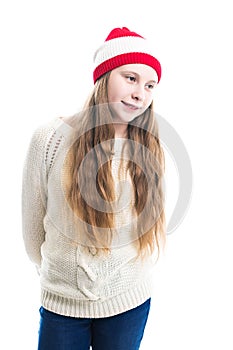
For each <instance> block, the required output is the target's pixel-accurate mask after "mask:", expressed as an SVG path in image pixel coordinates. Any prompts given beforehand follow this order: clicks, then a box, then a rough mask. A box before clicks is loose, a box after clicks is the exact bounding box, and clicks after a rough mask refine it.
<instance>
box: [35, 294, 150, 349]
mask: <svg viewBox="0 0 233 350" xmlns="http://www.w3.org/2000/svg"><path fill="white" fill-rule="evenodd" d="M150 301H151V300H150V299H148V300H147V301H146V302H145V303H143V304H142V305H139V306H138V307H136V308H134V309H132V310H129V311H126V312H123V313H121V314H118V315H116V316H111V317H105V318H75V317H67V316H62V315H58V314H55V313H53V312H50V311H48V310H46V309H44V308H43V307H41V308H40V315H41V318H40V329H39V342H38V350H89V349H90V346H91V347H92V350H138V349H139V347H140V343H141V340H142V337H143V333H144V329H145V326H146V322H147V319H148V314H149V310H150Z"/></svg>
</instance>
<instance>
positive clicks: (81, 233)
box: [22, 27, 165, 350]
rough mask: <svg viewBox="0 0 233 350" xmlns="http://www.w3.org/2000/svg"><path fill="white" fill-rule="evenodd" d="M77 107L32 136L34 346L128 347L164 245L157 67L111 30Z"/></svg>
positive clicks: (27, 173) (29, 226)
mask: <svg viewBox="0 0 233 350" xmlns="http://www.w3.org/2000/svg"><path fill="white" fill-rule="evenodd" d="M94 63H95V68H94V74H93V77H94V90H93V92H92V94H91V96H90V98H89V99H88V101H87V102H86V104H85V106H84V108H83V110H82V111H81V112H80V113H78V114H76V115H74V116H72V117H69V118H56V119H55V120H53V121H52V122H50V123H49V124H47V125H45V126H43V127H39V128H38V129H37V130H36V131H35V132H34V134H33V136H32V139H31V143H30V146H29V150H28V154H27V157H26V161H25V166H24V172H23V189H22V217H23V237H24V242H25V247H26V251H27V253H28V255H29V257H30V259H31V260H32V261H33V263H34V264H35V265H36V267H37V270H38V273H39V275H40V281H41V304H42V306H41V308H40V329H39V342H38V349H39V350H55V349H56V350H67V349H69V350H88V349H90V347H92V349H93V350H109V349H111V350H117V349H119V350H124V349H127V350H136V349H139V347H140V343H141V340H142V337H143V332H144V329H145V325H146V322H147V318H148V313H149V309H150V301H151V293H152V276H151V273H152V271H153V268H154V264H155V262H156V259H157V258H158V255H159V251H160V249H161V246H163V244H164V242H165V230H164V222H165V219H164V208H163V207H164V199H163V197H164V196H163V188H162V181H163V172H164V158H163V151H162V148H161V145H160V141H159V134H158V127H157V123H156V118H155V116H154V112H153V106H152V105H153V97H154V91H155V88H156V86H157V84H158V83H159V81H160V77H161V66H160V63H159V61H158V60H157V59H156V57H155V55H154V54H153V52H152V51H151V50H150V49H149V48H148V44H147V40H146V39H145V38H143V37H142V36H140V35H139V34H137V33H135V32H132V31H130V30H129V29H127V28H125V27H123V28H115V29H113V30H112V31H111V32H110V34H109V35H108V37H107V38H106V40H105V42H104V44H103V45H102V46H101V47H100V48H99V49H98V50H97V51H96V53H95V56H94Z"/></svg>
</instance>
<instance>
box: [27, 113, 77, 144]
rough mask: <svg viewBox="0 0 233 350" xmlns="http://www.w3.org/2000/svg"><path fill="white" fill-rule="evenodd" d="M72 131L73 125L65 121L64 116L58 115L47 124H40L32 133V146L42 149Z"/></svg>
mask: <svg viewBox="0 0 233 350" xmlns="http://www.w3.org/2000/svg"><path fill="white" fill-rule="evenodd" d="M69 132H71V127H70V126H69V125H68V124H67V123H65V122H64V121H63V118H61V117H57V118H55V119H53V120H51V121H49V122H47V123H45V124H41V125H40V126H38V127H37V128H36V129H35V130H34V131H33V133H32V137H31V141H30V143H31V146H35V147H37V148H38V149H40V150H42V149H45V148H47V147H48V146H49V145H50V144H51V143H53V142H55V143H56V142H57V141H58V139H62V138H65V137H66V136H67V135H68V133H69Z"/></svg>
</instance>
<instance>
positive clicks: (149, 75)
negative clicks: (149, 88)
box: [114, 63, 158, 81]
mask: <svg viewBox="0 0 233 350" xmlns="http://www.w3.org/2000/svg"><path fill="white" fill-rule="evenodd" d="M114 70H115V71H116V72H131V73H135V74H137V75H139V76H140V77H142V78H144V79H145V80H155V81H158V76H157V73H156V71H155V70H154V69H153V68H152V67H150V66H147V65H146V64H141V63H131V64H125V65H123V66H120V67H117V68H115V69H114Z"/></svg>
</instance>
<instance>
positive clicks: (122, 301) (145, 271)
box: [22, 118, 155, 318]
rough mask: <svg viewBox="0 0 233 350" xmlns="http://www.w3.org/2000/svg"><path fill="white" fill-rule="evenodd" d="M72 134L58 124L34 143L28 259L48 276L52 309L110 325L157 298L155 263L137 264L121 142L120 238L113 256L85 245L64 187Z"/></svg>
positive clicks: (44, 294)
mask: <svg viewBox="0 0 233 350" xmlns="http://www.w3.org/2000/svg"><path fill="white" fill-rule="evenodd" d="M72 134H73V129H72V128H71V127H70V126H69V125H68V124H66V123H65V122H64V121H63V120H62V119H60V118H56V119H55V120H53V121H52V122H50V123H49V124H47V125H45V126H42V127H39V128H38V129H37V130H36V131H35V132H34V134H33V136H32V139H31V142H30V145H29V149H28V153H27V156H26V160H25V165H24V171H23V185H22V223H23V238H24V243H25V248H26V251H27V254H28V256H29V258H30V259H31V260H32V262H33V263H34V264H35V265H36V267H37V269H38V272H39V275H40V282H41V303H42V306H43V307H44V308H46V309H48V310H50V311H53V312H55V313H59V314H62V315H67V316H73V317H87V318H99V317H108V316H112V315H116V314H119V313H121V312H124V311H127V310H129V309H131V308H134V307H136V306H138V305H140V304H141V303H143V302H144V301H145V300H147V299H148V298H149V297H151V291H152V290H151V287H152V271H153V269H154V264H155V258H154V257H153V256H152V257H148V258H146V259H144V260H142V259H140V258H137V251H136V248H135V245H134V244H133V243H132V242H133V240H134V237H133V236H132V226H131V222H133V215H132V211H131V207H132V198H131V197H132V191H131V188H130V185H129V183H128V182H125V184H126V185H125V186H123V187H124V191H120V190H119V188H120V187H121V186H119V182H118V181H117V170H118V166H119V158H118V152H119V150H120V149H121V146H120V143H119V144H118V142H117V140H116V142H115V156H114V157H115V158H114V159H113V161H112V171H113V175H114V178H116V188H118V200H119V203H120V202H121V210H119V212H118V213H117V215H116V230H117V232H118V236H117V237H116V238H115V240H114V241H113V246H112V249H111V251H110V254H108V255H104V254H99V253H98V252H97V251H96V249H95V247H92V246H91V245H89V244H88V242H83V238H79V235H78V234H77V232H76V231H75V230H74V227H77V222H76V223H75V224H74V221H75V218H74V215H73V213H72V212H71V209H70V208H69V207H68V205H67V203H66V201H65V197H64V191H63V188H62V181H61V169H62V165H63V161H64V157H65V154H66V152H67V150H68V148H69V146H70V142H71V141H70V140H71V139H72ZM127 189H128V190H127ZM125 190H127V191H125ZM122 203H123V206H122ZM124 203H125V205H124ZM80 230H81V225H80ZM74 231H75V232H74ZM77 237H78V238H77ZM80 237H81V236H80ZM85 245H86V246H88V245H89V248H87V247H85Z"/></svg>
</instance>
